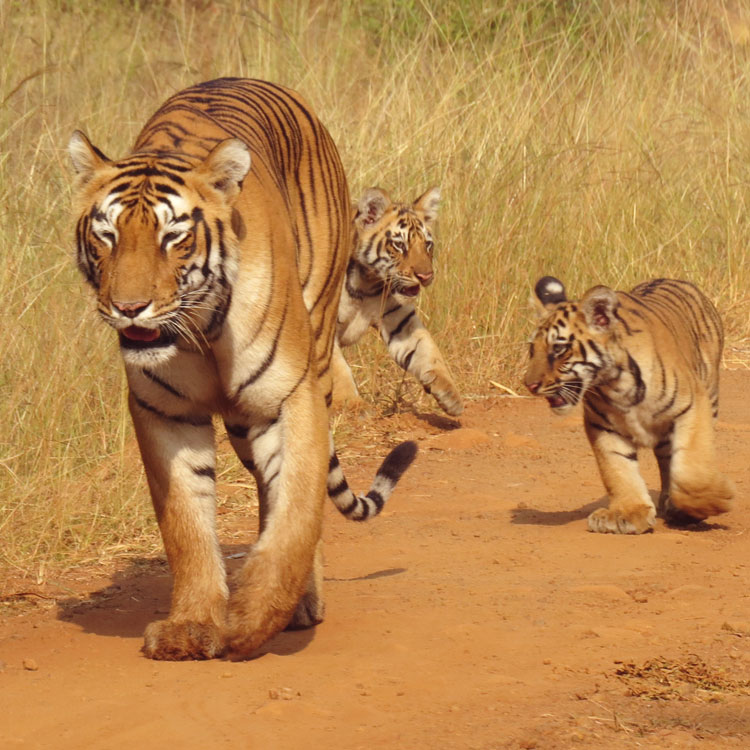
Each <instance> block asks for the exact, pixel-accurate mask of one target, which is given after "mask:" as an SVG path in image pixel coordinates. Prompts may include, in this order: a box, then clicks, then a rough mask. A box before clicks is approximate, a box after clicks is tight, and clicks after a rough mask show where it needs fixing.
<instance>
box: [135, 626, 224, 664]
mask: <svg viewBox="0 0 750 750" xmlns="http://www.w3.org/2000/svg"><path fill="white" fill-rule="evenodd" d="M225 650H226V644H225V640H224V635H223V633H222V632H221V630H220V628H218V627H217V626H216V625H214V624H213V623H202V622H192V621H187V622H174V621H172V620H158V621H157V622H152V623H150V624H149V625H148V626H147V627H146V633H145V635H144V643H143V647H142V648H141V651H143V653H144V654H145V655H146V656H147V657H148V658H149V659H156V660H159V661H187V660H190V659H196V660H199V659H216V658H218V657H219V656H222V655H223V654H224V651H225Z"/></svg>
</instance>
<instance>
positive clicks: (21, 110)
mask: <svg viewBox="0 0 750 750" xmlns="http://www.w3.org/2000/svg"><path fill="white" fill-rule="evenodd" d="M0 38H2V39H3V45H2V50H3V55H2V59H0V195H1V196H2V197H1V199H0V256H1V257H2V264H0V294H1V295H2V299H3V305H2V318H3V325H2V335H0V424H2V425H3V429H2V432H1V433H0V534H1V535H2V547H1V551H0V563H1V564H3V565H5V566H8V567H9V568H10V569H12V570H15V571H17V572H22V573H24V574H30V575H34V576H36V577H38V578H43V577H44V576H45V571H46V570H48V569H50V568H54V567H57V566H60V565H69V564H74V563H79V562H81V561H84V560H101V559H104V558H106V557H108V556H111V555H113V554H115V553H117V552H118V551H121V550H125V549H133V548H134V547H139V548H140V549H144V548H149V547H153V548H156V549H158V547H159V542H158V538H157V536H156V534H155V528H154V524H153V521H152V519H151V510H150V507H149V503H148V501H147V499H146V498H147V493H146V489H145V483H144V481H143V478H142V473H141V470H140V465H139V461H138V458H137V451H135V450H134V447H133V443H132V437H131V432H130V426H129V419H128V416H127V409H126V405H125V391H124V381H123V377H122V374H121V368H120V366H119V362H118V357H117V353H116V350H115V346H114V339H113V336H112V334H111V331H109V330H107V329H106V328H105V327H104V326H103V325H102V324H100V323H99V322H98V321H97V320H95V318H94V315H93V313H92V304H91V300H90V298H89V296H88V294H87V292H86V291H85V290H84V288H83V284H82V283H81V280H80V279H79V278H78V276H77V273H76V271H75V269H74V266H73V262H72V236H71V221H70V217H69V190H70V188H69V174H68V165H67V157H66V154H65V145H66V143H67V140H68V138H69V135H70V133H71V131H72V130H73V129H74V128H76V127H80V128H83V129H84V130H86V131H87V132H88V133H89V135H90V136H91V137H92V139H93V140H94V142H95V143H97V145H99V146H100V147H101V148H102V149H103V150H104V151H105V153H108V154H111V155H113V156H117V155H121V154H123V153H125V152H126V150H127V149H128V147H129V144H130V143H131V142H132V141H133V138H134V136H135V134H136V133H137V132H138V129H139V127H140V124H142V122H143V121H144V120H145V119H146V117H147V116H148V115H149V114H150V113H151V112H152V111H153V110H154V109H155V108H156V107H157V106H158V105H159V103H160V102H161V101H163V100H164V99H165V98H166V97H167V96H168V95H170V94H171V93H173V92H174V91H175V90H177V89H179V88H181V87H183V86H184V85H187V84H191V83H194V82H196V81H199V80H203V79H209V78H213V77H217V76H221V75H239V76H250V77H260V78H268V79H271V80H275V81H278V82H281V83H285V84H287V85H290V86H292V87H293V88H296V89H297V90H300V91H302V92H304V93H305V95H306V96H307V98H308V99H309V100H310V101H311V102H312V103H313V105H314V108H315V109H316V111H317V112H318V114H319V115H320V116H321V118H322V119H323V120H324V121H325V122H326V123H327V125H328V126H329V129H330V130H331V132H332V134H333V136H334V138H335V140H336V141H337V143H338V145H339V148H340V151H341V153H342V157H343V160H344V163H345V165H346V167H347V169H348V174H349V179H350V187H351V190H352V193H353V194H355V195H356V194H358V193H359V192H360V191H361V190H362V189H363V188H364V187H367V186H370V185H373V184H377V185H380V186H382V187H384V188H386V189H388V190H390V191H391V192H392V194H393V195H394V196H397V197H400V198H413V197H416V195H418V194H419V193H420V192H421V191H422V190H423V189H424V188H426V187H427V186H429V185H431V184H440V185H441V186H442V189H443V196H444V203H443V208H442V214H441V236H440V249H439V256H438V274H439V276H438V280H437V282H436V283H435V285H434V286H433V287H432V289H431V290H430V292H429V294H428V295H427V296H425V297H424V299H423V300H422V303H421V304H422V312H423V315H424V317H425V318H426V319H427V320H429V326H430V328H431V329H432V330H433V332H434V334H435V335H436V337H437V339H438V341H439V343H440V345H441V347H442V348H443V350H444V352H445V353H446V355H447V356H448V359H449V361H450V362H451V363H452V368H453V370H454V372H455V374H456V375H457V377H458V380H459V382H460V385H461V386H462V387H463V390H464V391H465V392H466V393H467V394H483V393H486V392H487V391H488V390H489V388H490V385H489V380H490V379H493V380H495V381H500V382H501V383H504V384H506V385H507V386H509V387H511V388H517V387H518V385H517V384H518V380H519V377H518V376H519V369H520V366H521V362H522V359H523V355H524V351H525V346H524V342H525V340H526V337H527V336H528V333H529V329H530V325H531V322H530V317H531V316H530V313H529V310H528V303H527V300H528V297H529V290H530V288H531V286H532V284H533V282H534V280H535V279H536V278H537V277H538V276H540V275H543V274H546V273H551V274H555V275H559V276H560V277H562V278H563V279H564V280H565V281H566V282H567V284H568V286H569V288H570V290H571V292H573V293H579V292H581V291H583V290H584V289H585V288H587V287H588V286H589V285H591V284H593V283H606V284H609V285H612V286H615V287H618V288H625V287H628V286H630V285H632V284H633V283H634V282H636V281H638V280H641V279H643V278H648V277H652V276H657V275H669V276H677V277H684V278H689V279H692V280H695V281H696V282H698V283H699V284H701V285H702V286H703V287H704V288H705V289H706V290H707V291H708V293H709V294H710V295H711V296H713V298H714V299H715V300H716V301H717V303H718V305H719V306H720V308H721V310H722V312H723V313H724V315H725V320H726V324H727V328H728V334H729V342H730V345H731V347H732V348H731V349H730V352H729V354H730V356H733V354H732V353H733V352H736V351H738V350H741V349H742V348H743V345H744V342H745V341H746V340H747V337H748V335H750V326H748V323H747V320H748V302H749V301H750V300H749V299H748V296H747V292H746V290H747V289H748V288H750V283H749V282H750V266H748V265H747V264H745V263H744V262H743V261H744V257H745V251H746V247H748V245H749V244H750V243H749V242H748V240H749V239H750V236H749V235H750V225H749V224H748V222H747V220H746V217H747V208H748V207H747V202H748V199H747V195H748V189H747V186H748V166H747V165H748V154H750V81H749V80H748V73H749V72H750V66H749V64H748V60H749V56H750V18H748V16H747V15H744V16H743V15H742V6H741V5H740V4H736V5H734V4H732V3H729V2H727V3H723V2H721V0H716V1H712V0H685V2H666V1H664V2H661V1H660V0H621V1H618V0H600V1H598V2H591V3H573V2H567V1H565V0H559V1H555V0H524V1H523V2H516V1H515V0H494V1H493V2H490V1H489V0H384V1H381V0H378V1H375V0H373V1H372V2H370V1H368V2H351V1H350V0H335V1H332V2H319V1H315V0H310V2H304V0H299V2H294V1H293V0H288V1H287V0H279V1H278V2H273V1H272V0H261V2H258V3H250V2H241V1H240V0H216V1H215V2H211V0H201V1H199V0H194V1H193V2H190V1H189V0H181V1H180V0H172V1H171V2H170V1H169V0H164V1H163V2H157V1H156V0H154V1H153V2H149V1H148V0H142V2H138V0H130V2H127V1H126V0H100V2H98V3H93V2H87V1H85V0H37V2H32V3H25V2H20V1H16V0H2V1H1V2H0ZM350 359H351V360H352V363H353V365H354V366H355V367H356V368H357V373H358V377H359V380H360V381H361V382H362V383H363V389H362V390H363V391H364V393H365V395H366V397H367V398H369V399H370V400H372V401H374V402H376V403H377V404H378V407H379V408H388V406H389V405H390V404H392V403H393V400H394V398H395V397H397V396H399V397H405V398H407V399H409V400H415V399H418V398H420V396H419V394H418V391H417V388H416V387H414V386H412V385H411V384H410V383H409V382H406V383H404V384H402V385H394V384H399V383H401V377H400V374H399V373H398V372H397V370H396V369H395V367H393V366H392V365H391V363H390V362H389V361H388V360H387V354H386V353H385V352H384V350H383V349H382V347H380V346H379V343H378V342H377V341H375V340H374V338H373V341H372V342H369V343H367V344H365V345H362V346H361V347H360V348H359V349H358V350H356V351H353V352H350ZM423 403H424V405H425V406H428V405H429V402H427V401H425V402H423ZM225 462H226V466H225V468H224V469H223V472H224V474H223V476H222V479H223V480H224V483H225V484H227V483H229V484H232V483H235V485H240V484H242V483H243V482H245V481H246V479H245V478H244V477H243V476H242V474H241V473H240V472H239V471H237V466H236V464H235V463H233V461H232V459H231V458H225ZM224 501H225V500H224Z"/></svg>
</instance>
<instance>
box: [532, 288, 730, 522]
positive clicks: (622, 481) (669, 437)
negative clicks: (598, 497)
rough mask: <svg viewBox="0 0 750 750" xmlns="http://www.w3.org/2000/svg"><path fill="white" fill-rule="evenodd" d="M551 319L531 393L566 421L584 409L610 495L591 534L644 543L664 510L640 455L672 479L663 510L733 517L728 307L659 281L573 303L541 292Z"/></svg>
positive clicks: (687, 517)
mask: <svg viewBox="0 0 750 750" xmlns="http://www.w3.org/2000/svg"><path fill="white" fill-rule="evenodd" d="M536 294H537V297H538V298H539V300H540V301H541V303H542V304H543V305H544V307H545V309H546V311H547V312H546V317H545V318H544V320H543V321H542V323H541V324H540V325H539V327H538V329H537V330H536V333H535V334H534V336H533V338H532V342H531V347H530V360H531V361H530V362H529V366H528V370H527V372H526V385H527V387H528V389H529V390H530V391H531V392H532V393H534V394H536V395H538V396H543V397H545V398H546V399H547V401H548V402H549V405H550V406H551V407H552V410H553V411H554V412H556V413H558V414H562V413H565V412H566V411H568V410H569V409H571V408H572V407H573V406H575V405H576V404H577V403H578V402H579V401H580V400H581V399H582V400H583V415H584V425H585V428H586V435H587V436H588V439H589V441H590V443H591V446H592V448H593V450H594V456H595V457H596V461H597V464H598V466H599V472H600V474H601V477H602V480H603V482H604V486H605V488H606V490H607V494H608V495H609V507H608V508H599V509H597V510H595V511H594V512H593V513H592V514H591V515H590V516H589V519H588V525H589V529H590V530H591V531H598V532H611V533H615V534H639V533H642V532H644V531H648V530H649V529H651V528H652V527H653V525H654V520H655V515H656V509H655V508H654V503H653V502H652V500H651V497H650V495H649V493H648V490H647V489H646V485H645V483H644V481H643V479H642V477H641V475H640V473H639V471H638V457H637V454H636V448H638V447H648V448H652V449H653V451H654V454H655V455H656V460H657V462H658V464H659V472H660V474H661V495H660V497H659V508H658V510H659V512H660V513H662V514H663V515H664V516H665V518H666V520H667V521H669V522H671V523H690V522H697V521H700V520H702V519H704V518H707V517H708V516H713V515H716V514H718V513H724V512H725V511H727V510H729V508H730V501H731V499H732V496H733V490H732V487H731V484H730V483H729V481H728V480H727V479H726V478H725V477H724V476H723V475H722V474H720V473H719V472H718V470H717V468H716V456H715V449H714V433H713V425H712V420H713V419H715V418H716V416H717V413H718V408H719V364H720V361H721V351H722V347H723V344H724V334H723V330H722V325H721V319H720V318H719V314H718V312H717V311H716V308H715V307H714V306H713V305H712V304H711V302H710V301H709V300H708V299H707V298H706V297H705V296H704V295H703V294H702V293H701V292H700V291H699V290H698V289H697V288H696V287H695V286H693V284H691V283H689V282H687V281H675V280H672V279H654V280H653V281H647V282H644V283H642V284H639V285H638V286H636V287H635V289H633V290H632V291H631V292H614V291H612V289H609V288H608V287H606V286H596V287H594V288H593V289H590V290H589V291H588V292H586V294H585V295H584V296H583V298H582V299H581V300H580V301H579V302H571V301H568V300H567V299H566V296H565V289H564V287H563V285H562V283H561V282H560V281H558V280H557V279H555V278H552V277H549V276H546V277H544V278H543V279H540V280H539V282H538V283H537V285H536Z"/></svg>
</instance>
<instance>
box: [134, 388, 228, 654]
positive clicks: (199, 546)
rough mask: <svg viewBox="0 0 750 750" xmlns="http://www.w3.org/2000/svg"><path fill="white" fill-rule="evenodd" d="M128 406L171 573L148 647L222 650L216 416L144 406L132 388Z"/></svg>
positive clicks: (155, 651) (224, 591)
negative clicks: (165, 609)
mask: <svg viewBox="0 0 750 750" xmlns="http://www.w3.org/2000/svg"><path fill="white" fill-rule="evenodd" d="M130 413H131V415H132V418H133V424H134V425H135V431H136V436H137V438H138V445H139V446H140V450H141V456H142V457H143V464H144V467H145V469H146V476H147V478H148V484H149V488H150V490H151V499H152V501H153V504H154V510H155V511H156V518H157V520H158V522H159V529H160V531H161V535H162V539H163V540H164V549H165V550H166V553H167V559H168V560H169V566H170V568H171V570H172V574H173V576H174V584H173V589H172V604H171V607H170V610H169V617H168V618H167V619H166V620H160V621H157V622H152V623H151V624H150V625H149V626H148V627H147V628H146V633H145V643H144V646H143V652H144V654H145V655H146V656H148V657H150V658H152V659H166V660H183V659H211V658H213V657H216V656H220V655H221V654H222V652H223V651H224V639H223V631H224V617H225V612H226V600H227V593H228V592H227V585H226V575H225V571H224V561H223V559H222V557H221V551H220V549H219V543H218V539H217V537H216V529H215V498H216V487H215V475H214V463H215V454H214V436H213V428H212V426H211V419H210V417H209V416H208V415H195V416H192V417H184V416H183V417H180V421H176V420H175V419H171V418H169V417H167V416H165V415H160V414H158V413H156V412H153V411H150V410H147V409H146V408H144V407H143V406H141V405H140V404H139V403H138V401H137V400H136V399H135V398H134V397H133V396H132V395H131V397H130Z"/></svg>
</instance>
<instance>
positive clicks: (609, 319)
mask: <svg viewBox="0 0 750 750" xmlns="http://www.w3.org/2000/svg"><path fill="white" fill-rule="evenodd" d="M619 306H620V300H618V299H617V295H616V294H615V293H614V292H613V291H612V290H611V289H610V288H609V287H608V286H595V287H594V288H593V289H589V291H588V292H586V294H585V295H584V296H583V299H582V300H581V308H582V309H583V314H584V316H585V318H586V323H587V324H588V326H589V328H591V329H592V330H593V331H596V332H598V333H606V332H607V331H611V330H612V328H614V326H615V323H616V322H617V318H616V317H615V316H616V313H617V308H618V307H619Z"/></svg>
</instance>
